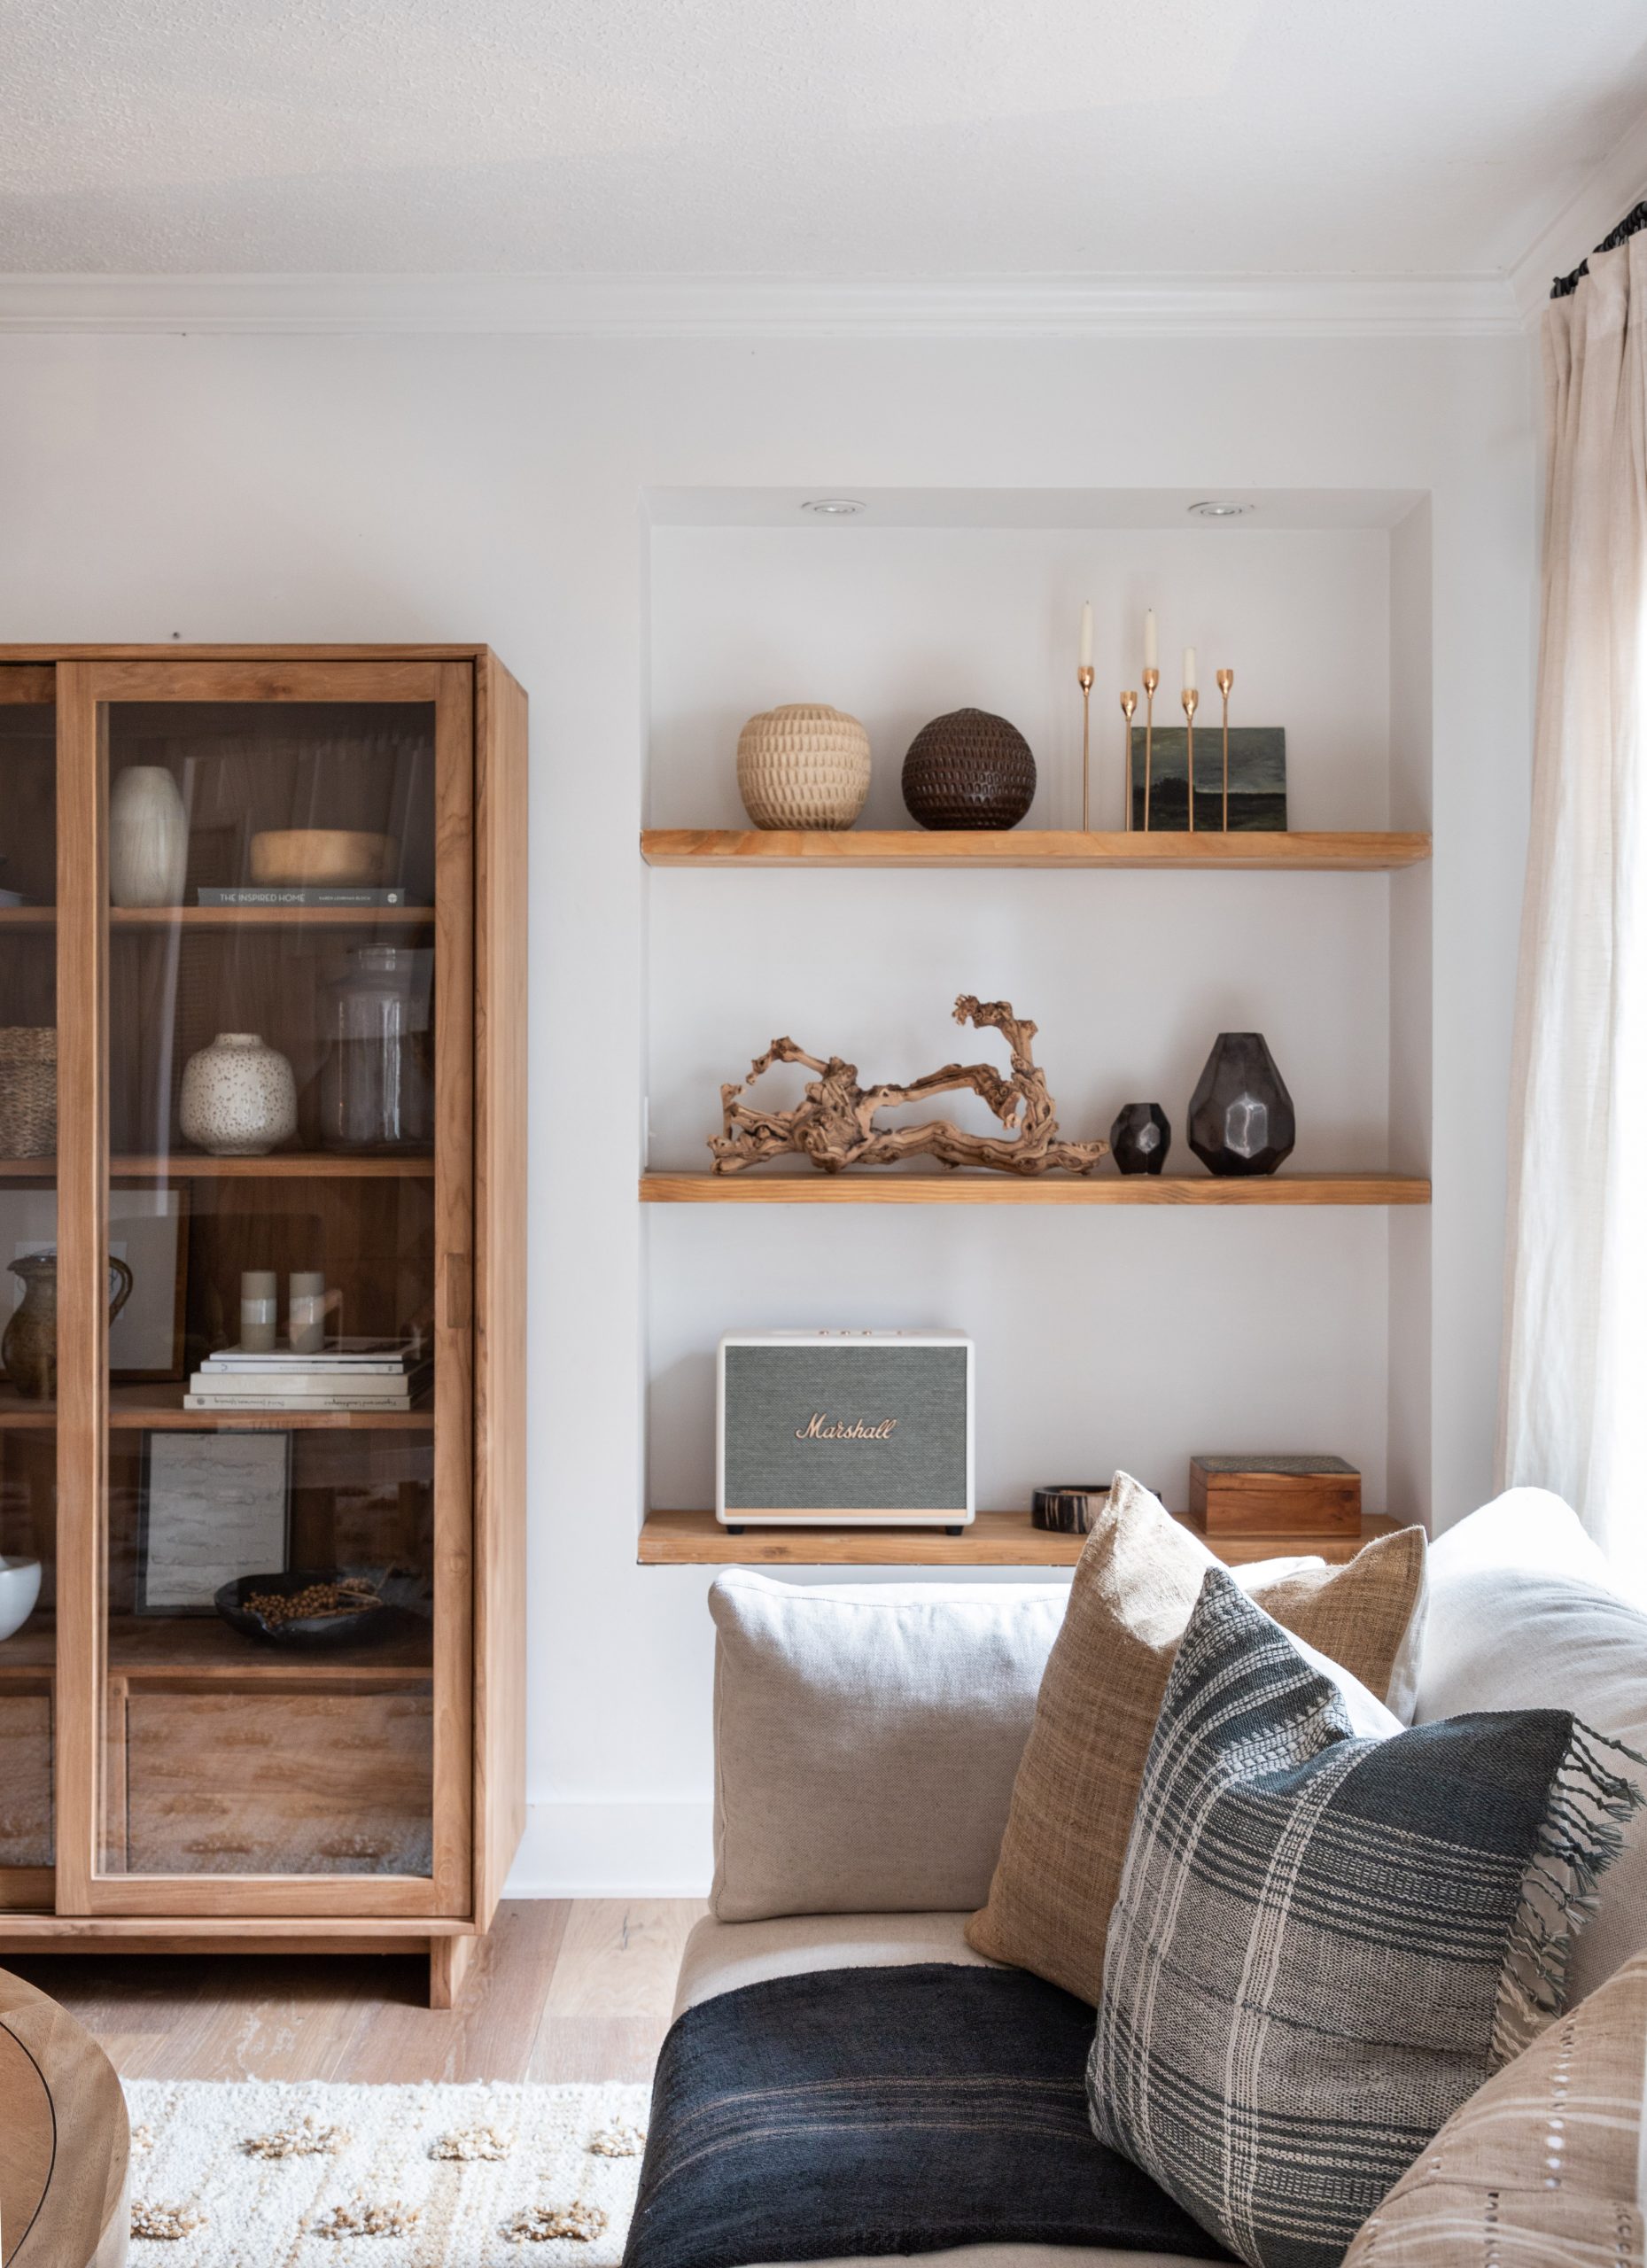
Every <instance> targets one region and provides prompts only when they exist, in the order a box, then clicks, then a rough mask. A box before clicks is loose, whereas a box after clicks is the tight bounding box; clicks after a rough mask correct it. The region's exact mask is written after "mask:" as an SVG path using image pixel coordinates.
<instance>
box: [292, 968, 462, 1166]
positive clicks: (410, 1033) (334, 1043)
mask: <svg viewBox="0 0 1647 2268" xmlns="http://www.w3.org/2000/svg"><path fill="white" fill-rule="evenodd" d="M433 983H434V954H433V952H432V951H430V950H429V949H428V948H426V947H415V946H410V945H358V946H356V947H355V949H354V951H353V952H351V953H350V954H348V956H347V967H346V973H345V975H343V976H341V977H339V978H338V980H337V981H336V982H335V983H331V984H329V985H328V986H327V987H326V1006H325V1019H326V1037H327V1039H328V1040H329V1041H330V1050H329V1052H328V1054H327V1057H326V1060H325V1061H324V1063H323V1064H322V1066H321V1076H320V1102H321V1141H322V1146H324V1147H325V1148H327V1149H329V1150H406V1149H427V1148H429V1147H430V1146H431V1144H432V1142H433V1140H434V1050H433V1042H432V1034H431V1013H430V998H431V990H432V989H433Z"/></svg>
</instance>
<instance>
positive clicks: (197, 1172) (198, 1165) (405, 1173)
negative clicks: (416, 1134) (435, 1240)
mask: <svg viewBox="0 0 1647 2268" xmlns="http://www.w3.org/2000/svg"><path fill="white" fill-rule="evenodd" d="M434 1170H435V1161H434V1160H433V1158H432V1157H430V1156H427V1155H425V1154H423V1153H416V1154H414V1155H411V1156H407V1157H398V1156H392V1155H390V1156H384V1157H351V1156H348V1155H346V1153H344V1152H342V1151H338V1152H336V1153H332V1152H328V1151H320V1152H317V1153H313V1154H311V1153H307V1152H304V1151H298V1150H276V1151H274V1152H272V1153H270V1155H269V1156H268V1157H266V1158H207V1157H201V1156H199V1155H198V1154H197V1153H193V1152H191V1151H186V1150H178V1151H175V1152H174V1153H172V1154H171V1155H170V1156H169V1157H164V1158H135V1157H133V1158H125V1157H115V1158H111V1159H110V1160H109V1178H110V1179H111V1181H287V1180H299V1181H432V1180H433V1178H434ZM57 1177H58V1161H57V1160H56V1159H55V1158H0V1181H55V1180H56V1179H57Z"/></svg>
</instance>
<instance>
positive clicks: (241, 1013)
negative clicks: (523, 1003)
mask: <svg viewBox="0 0 1647 2268" xmlns="http://www.w3.org/2000/svg"><path fill="white" fill-rule="evenodd" d="M68 667H69V672H70V674H72V676H73V678H74V681H75V703H76V707H75V717H76V726H75V731H76V734H77V736H78V741H79V744H80V746H79V759H78V760H79V762H80V764H81V765H82V769H83V774H84V803H85V804H86V806H87V807H88V808H89V809H91V810H93V811H95V813H96V815H97V826H98V844H99V850H98V855H97V859H96V860H95V862H94V864H93V868H92V870H90V871H89V872H88V873H87V874H85V875H84V876H82V877H81V878H80V880H79V882H77V885H76V888H77V892H78V898H77V905H76V908H75V912H74V917H73V918H74V921H75V924H76V928H77V933H78V934H79V935H80V936H82V937H83V938H84V940H85V941H86V944H87V949H88V951H89V954H90V955H91V956H92V958H93V960H94V962H95V966H96V969H97V984H98V990H99V996H100V999H101V1004H102V1009H101V1014H100V1017H99V1019H98V1025H99V1029H98V1030H97V1035H96V1041H95V1047H96V1056H97V1060H96V1063H95V1067H94V1076H93V1080H92V1083H91V1091H90V1092H89V1094H87V1095H86V1096H85V1097H84V1098H83V1099H82V1109H83V1113H84V1122H83V1123H80V1124H78V1125H77V1126H76V1127H75V1128H74V1130H73V1135H74V1140H75V1141H76V1143H77V1145H78V1149H77V1156H78V1157H79V1159H80V1161H81V1162H82V1165H84V1164H87V1163H88V1162H89V1161H94V1160H95V1165H94V1166H93V1167H92V1169H91V1170H90V1172H89V1174H88V1175H87V1177H86V1179H85V1184H84V1185H85V1186H86V1187H87V1188H88V1190H89V1202H88V1203H87V1205H86V1206H85V1207H83V1208H74V1230H75V1232H76V1240H75V1242H74V1249H73V1251H72V1253H66V1254H65V1266H66V1269H68V1268H71V1267H72V1269H73V1271H74V1284H73V1293H74V1303H75V1307H74V1314H75V1319H76V1320H77V1321H78V1323H79V1324H80V1325H81V1326H82V1332H83V1334H84V1339H85V1342H86V1343H89V1344H90V1345H93V1346H95V1348H97V1356H96V1363H95V1384H96V1388H97V1394H98V1395H99V1397H100V1423H99V1427H98V1443H99V1445H98V1449H97V1457H98V1464H99V1470H98V1471H97V1473H96V1474H95V1476H92V1477H93V1478H94V1480H95V1498H94V1501H96V1502H97V1503H98V1504H99V1505H100V1515H99V1524H98V1528H97V1534H96V1536H95V1538H94V1539H93V1542H94V1552H93V1554H92V1558H91V1563H90V1564H92V1565H95V1568H96V1576H95V1598H94V1601H93V1604H94V1608H95V1629H96V1649H97V1660H96V1671H97V1675H96V1680H95V1684H96V1689H97V1699H96V1703H95V1705H94V1708H93V1710H92V1711H91V1712H90V1713H89V1717H88V1721H87V1724H86V1727H85V1734H84V1736H85V1740H86V1743H87V1745H88V1748H89V1794H90V1798H91V1803H90V1809H91V1811H92V1813H93V1814H94V1816H95V1822H96V1826H95V1835H94V1837H93V1842H92V1849H91V1852H90V1854H89V1855H90V1865H89V1875H88V1879H87V1881H86V1884H85V1896H86V1901H87V1910H89V1911H91V1912H94V1913H127V1914H144V1913H167V1914H190V1913H206V1912H211V1913H224V1914H261V1913H267V1914H270V1915H278V1914H283V1913H292V1912H298V1913H306V1914H322V1913H334V1914H340V1915H346V1914H349V1913H366V1912H371V1913H382V1912H396V1913H403V1914H418V1913H424V1912H427V1913H447V1912H461V1911H462V1910H464V1907H465V1906H466V1903H467V1898H468V1882H469V1876H468V1868H469V1858H468V1852H469V1798H468V1792H467V1788H468V1775H469V1760H468V1759H469V1734H468V1721H469V1679H470V1652H469V1648H470V1637H469V1632H470V1597H469V1567H470V1427H471V1406H470V1405H471V1391H470V1379H471V1352H470V1336H469V1332H470V1314H469V1297H470V1294H469V1283H470V1253H471V1248H472V1239H471V1233H470V1203H471V1196H470V1191H471V1151H472V1116H473V1108H472V1049H473V1031H472V1005H471V1003H472V983H471V954H472V889H473V877H472V871H471V858H472V852H471V834H470V824H469V815H470V802H471V795H472V781H473V745H472V733H471V719H470V700H471V694H470V672H469V671H468V670H467V669H466V668H465V667H464V666H462V665H461V664H442V663H438V662H426V663H411V662H399V661H397V662H392V663H368V662H361V663H300V664H254V663H251V662H245V663H241V662H208V663H195V662H178V663H176V664H168V663H166V662H164V661H159V662H153V661H151V662H145V663H128V664H121V663H106V662H105V663H96V664H74V665H68ZM68 760H69V759H68V758H67V757H66V762H67V761H68ZM77 807H78V804H77ZM69 918H70V916H69V915H68V913H66V914H65V920H66V921H67V920H69ZM76 1185H77V1186H79V1185H81V1184H79V1183H77V1184H76ZM75 1343H76V1344H80V1343H82V1342H81V1340H76V1341H75Z"/></svg>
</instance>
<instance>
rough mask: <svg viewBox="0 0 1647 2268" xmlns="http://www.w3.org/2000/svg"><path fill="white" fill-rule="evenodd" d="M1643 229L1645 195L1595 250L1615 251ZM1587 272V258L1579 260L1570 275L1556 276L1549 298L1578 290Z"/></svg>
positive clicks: (1646, 220) (1646, 224)
mask: <svg viewBox="0 0 1647 2268" xmlns="http://www.w3.org/2000/svg"><path fill="white" fill-rule="evenodd" d="M1641 229H1647V197H1644V198H1643V199H1642V201H1641V203H1640V204H1639V205H1637V206H1634V207H1633V208H1632V209H1631V210H1630V211H1629V212H1628V213H1627V214H1625V216H1624V218H1623V219H1622V220H1621V221H1620V223H1619V225H1618V227H1617V228H1616V229H1614V230H1613V231H1612V235H1611V236H1608V237H1603V238H1602V240H1601V242H1600V243H1599V244H1598V245H1597V247H1596V252H1613V251H1616V250H1617V248H1618V247H1619V245H1621V244H1623V243H1625V242H1626V241H1627V240H1628V238H1629V237H1633V236H1635V235H1636V234H1637V233H1638V231H1639V230H1641ZM1595 256H1596V254H1595V252H1592V253H1591V254H1590V259H1591V260H1593V259H1594V258H1595ZM1588 275H1589V260H1580V262H1579V264H1578V266H1577V267H1576V268H1574V269H1573V273H1572V275H1571V276H1557V278H1556V280H1555V282H1554V283H1552V284H1551V285H1550V298H1551V299H1567V298H1568V297H1570V296H1571V294H1572V293H1573V292H1574V291H1577V290H1578V288H1579V284H1580V283H1581V281H1582V279H1583V278H1584V277H1585V276H1588Z"/></svg>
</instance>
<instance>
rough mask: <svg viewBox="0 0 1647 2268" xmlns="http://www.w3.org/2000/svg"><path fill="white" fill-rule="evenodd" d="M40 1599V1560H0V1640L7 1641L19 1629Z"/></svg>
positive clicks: (1, 1558)
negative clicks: (36, 1601)
mask: <svg viewBox="0 0 1647 2268" xmlns="http://www.w3.org/2000/svg"><path fill="white" fill-rule="evenodd" d="M39 1596H40V1562H39V1560H38V1559H7V1558H5V1557H0V1639H5V1638H10V1637H12V1636H13V1635H15V1633H16V1632H18V1631H19V1630H20V1629H21V1628H22V1627H23V1625H24V1624H25V1623H26V1622H27V1619H28V1618H29V1616H30V1615H31V1614H32V1613H33V1612H34V1611H35V1600H36V1599H37V1598H38V1597H39Z"/></svg>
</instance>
